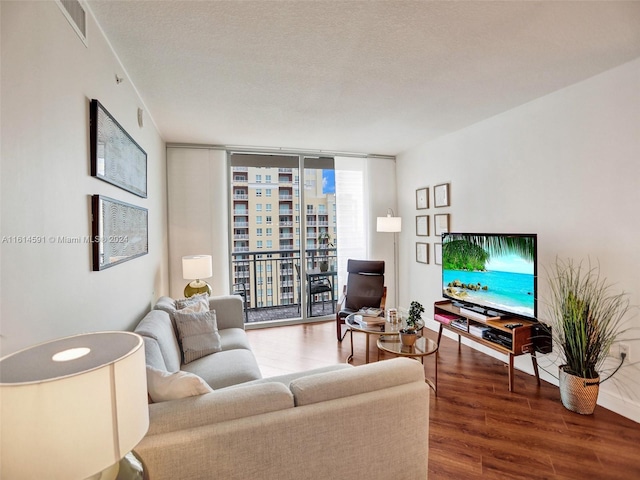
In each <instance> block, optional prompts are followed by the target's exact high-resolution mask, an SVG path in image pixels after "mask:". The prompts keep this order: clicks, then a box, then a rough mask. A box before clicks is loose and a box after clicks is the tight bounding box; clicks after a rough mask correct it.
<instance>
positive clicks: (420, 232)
mask: <svg viewBox="0 0 640 480" xmlns="http://www.w3.org/2000/svg"><path fill="white" fill-rule="evenodd" d="M416 235H417V236H419V237H428V236H429V215H417V216H416Z"/></svg>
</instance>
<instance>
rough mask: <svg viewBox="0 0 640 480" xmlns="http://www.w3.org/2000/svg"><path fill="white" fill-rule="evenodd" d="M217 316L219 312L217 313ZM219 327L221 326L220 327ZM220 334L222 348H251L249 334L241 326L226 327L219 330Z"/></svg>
mask: <svg viewBox="0 0 640 480" xmlns="http://www.w3.org/2000/svg"><path fill="white" fill-rule="evenodd" d="M216 318H217V314H216ZM218 328H219V327H218ZM218 333H219V334H220V342H221V343H222V350H233V349H235V348H243V349H245V350H251V346H250V345H249V339H248V338H247V334H246V333H245V331H244V330H243V329H241V328H225V329H224V330H218Z"/></svg>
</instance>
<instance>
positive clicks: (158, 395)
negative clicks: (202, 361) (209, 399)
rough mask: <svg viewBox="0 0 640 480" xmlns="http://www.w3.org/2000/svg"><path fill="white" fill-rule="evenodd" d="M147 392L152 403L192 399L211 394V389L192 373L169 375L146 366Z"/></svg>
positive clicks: (179, 372) (180, 372)
mask: <svg viewBox="0 0 640 480" xmlns="http://www.w3.org/2000/svg"><path fill="white" fill-rule="evenodd" d="M147 390H148V392H149V396H150V397H151V400H152V401H153V402H154V403H158V402H166V401H169V400H176V399H179V398H185V397H193V396H195V395H202V394H205V393H211V392H213V389H212V388H211V387H210V386H209V385H207V383H206V382H205V381H204V380H202V379H201V378H200V377H198V376H197V375H195V374H193V373H189V372H183V371H178V372H174V373H169V372H167V371H164V370H158V369H156V368H153V367H150V366H148V365H147Z"/></svg>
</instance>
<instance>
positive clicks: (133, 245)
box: [91, 195, 149, 271]
mask: <svg viewBox="0 0 640 480" xmlns="http://www.w3.org/2000/svg"><path fill="white" fill-rule="evenodd" d="M91 217H92V221H91V244H92V260H93V262H92V263H93V271H100V270H104V269H105V268H109V267H113V266H114V265H118V264H120V263H124V262H126V261H129V260H132V259H134V258H137V257H140V256H142V255H146V254H147V253H149V212H148V210H147V209H146V208H142V207H138V206H136V205H131V204H129V203H125V202H121V201H119V200H115V199H113V198H109V197H105V196H103V195H92V196H91Z"/></svg>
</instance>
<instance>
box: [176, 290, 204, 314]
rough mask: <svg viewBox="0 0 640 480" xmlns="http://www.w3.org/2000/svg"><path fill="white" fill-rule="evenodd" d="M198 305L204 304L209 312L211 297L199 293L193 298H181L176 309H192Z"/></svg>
mask: <svg viewBox="0 0 640 480" xmlns="http://www.w3.org/2000/svg"><path fill="white" fill-rule="evenodd" d="M197 303H202V304H203V305H204V306H205V307H206V309H207V310H209V295H208V294H206V293H198V294H197V295H194V296H193V297H189V298H181V299H179V300H176V308H177V309H178V310H182V309H183V308H187V307H192V306H193V305H195V304H197Z"/></svg>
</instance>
